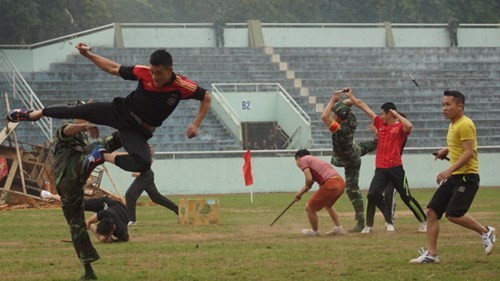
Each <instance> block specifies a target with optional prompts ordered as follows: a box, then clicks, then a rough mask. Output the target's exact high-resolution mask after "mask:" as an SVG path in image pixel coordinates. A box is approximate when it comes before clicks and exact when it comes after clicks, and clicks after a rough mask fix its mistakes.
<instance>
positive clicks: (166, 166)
mask: <svg viewBox="0 0 500 281" xmlns="http://www.w3.org/2000/svg"><path fill="white" fill-rule="evenodd" d="M320 158H321V159H323V160H325V161H327V162H330V157H320ZM498 159H500V153H484V154H483V153H479V160H480V177H481V186H500V180H499V178H498V166H497V165H498V164H497V162H498ZM243 163H244V160H243V151H242V152H241V157H237V158H217V159H189V160H186V159H180V160H162V159H158V160H155V161H154V163H153V170H154V172H155V179H156V185H157V187H158V189H159V190H160V192H161V193H162V194H225V193H247V192H250V188H249V187H245V183H244V181H243V172H242V169H243ZM374 164H375V156H374V155H366V156H364V157H363V164H362V166H361V173H360V179H359V185H360V188H361V189H367V188H368V186H369V184H370V181H371V179H372V176H373V171H374V169H375V167H374ZM403 165H404V167H405V170H406V173H407V177H408V182H409V185H410V188H434V187H436V182H435V177H436V175H437V174H438V172H440V171H442V170H444V169H446V168H447V167H448V165H449V162H446V161H440V160H438V161H434V157H433V156H432V155H430V154H421V155H416V154H407V155H403ZM107 167H108V169H109V170H110V172H111V175H112V178H113V180H114V181H115V182H116V184H117V186H119V188H120V190H121V191H122V192H123V193H124V192H125V191H126V189H127V188H128V186H129V185H130V183H131V182H132V179H133V178H132V177H131V176H130V173H129V172H125V171H123V170H120V169H119V168H117V167H116V166H111V165H110V164H107ZM338 171H339V172H340V173H341V174H343V173H344V171H343V169H342V168H338ZM252 172H253V179H254V184H253V185H252V188H253V192H284V191H290V192H292V191H297V190H298V189H299V188H300V187H301V186H302V185H303V183H304V178H303V174H302V172H301V171H300V170H299V169H298V168H297V166H296V165H295V161H294V159H293V156H292V154H290V156H287V157H256V156H253V157H252ZM102 186H103V187H104V188H106V189H109V190H113V187H112V185H111V184H110V182H109V179H108V178H107V177H106V176H104V179H103V183H102ZM316 189H317V185H316V184H315V185H314V186H313V190H316Z"/></svg>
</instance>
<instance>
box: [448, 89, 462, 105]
mask: <svg viewBox="0 0 500 281" xmlns="http://www.w3.org/2000/svg"><path fill="white" fill-rule="evenodd" d="M444 96H446V97H453V100H454V101H455V102H456V103H462V104H463V105H464V106H465V96H464V94H462V93H460V92H459V91H455V90H446V91H444Z"/></svg>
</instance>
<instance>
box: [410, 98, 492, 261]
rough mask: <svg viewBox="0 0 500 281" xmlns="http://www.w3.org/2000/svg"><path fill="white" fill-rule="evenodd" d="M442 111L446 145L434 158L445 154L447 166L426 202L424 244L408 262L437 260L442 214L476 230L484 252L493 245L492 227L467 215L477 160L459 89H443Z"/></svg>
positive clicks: (473, 130)
mask: <svg viewBox="0 0 500 281" xmlns="http://www.w3.org/2000/svg"><path fill="white" fill-rule="evenodd" d="M442 105H443V115H444V116H445V118H446V119H449V120H450V121H451V123H450V126H449V128H448V135H447V137H446V141H447V143H448V147H445V148H442V149H440V150H439V151H437V153H436V154H435V156H436V158H439V159H444V158H445V157H447V156H449V158H450V163H451V166H450V167H449V168H448V169H446V170H444V171H442V172H440V173H439V174H438V175H437V177H436V181H437V183H438V184H439V187H438V189H437V190H436V192H435V193H434V196H433V197H432V199H431V201H430V202H429V205H427V247H428V250H427V251H425V250H424V249H421V251H420V254H421V255H420V256H419V257H418V258H415V259H412V260H411V261H410V263H438V262H439V256H438V254H437V240H438V236H439V219H441V217H442V216H443V214H446V218H447V219H448V220H449V221H451V222H452V223H455V224H458V225H460V226H462V227H465V228H468V229H470V230H473V231H475V232H477V233H478V234H479V235H480V236H481V239H482V240H483V245H484V250H485V252H486V255H489V254H491V252H492V251H493V247H494V246H495V239H496V238H495V228H493V227H492V226H483V225H482V224H480V223H479V222H477V221H476V220H475V219H473V218H472V217H470V216H469V215H467V214H466V213H467V211H468V210H469V207H470V206H471V204H472V201H473V200H474V197H475V195H476V192H477V190H478V188H479V168H478V166H479V161H478V157H477V139H476V127H475V125H474V122H473V121H472V120H471V119H470V118H469V117H467V116H465V114H464V107H465V97H464V95H463V94H462V93H460V92H459V91H449V90H447V91H444V97H443V104H442Z"/></svg>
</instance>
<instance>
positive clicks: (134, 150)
mask: <svg viewBox="0 0 500 281" xmlns="http://www.w3.org/2000/svg"><path fill="white" fill-rule="evenodd" d="M43 115H44V116H47V117H52V118H57V119H83V120H87V121H89V122H91V123H93V124H96V125H105V126H109V127H112V128H115V129H117V130H118V132H119V134H120V139H121V142H122V145H123V148H124V149H125V151H127V152H128V155H119V156H116V158H115V164H116V166H118V167H120V168H122V169H123V170H126V171H131V172H144V171H147V170H149V169H150V167H151V163H152V159H151V153H150V150H149V145H148V143H147V141H148V139H150V138H151V137H152V136H153V134H152V132H150V131H148V130H147V129H145V128H143V127H141V126H140V125H139V123H138V122H137V121H136V120H135V119H134V118H133V117H132V116H131V115H130V112H127V111H126V110H124V109H121V108H119V107H118V106H117V105H116V104H115V103H114V102H107V103H105V102H95V103H89V104H82V105H77V106H51V107H47V108H44V109H43Z"/></svg>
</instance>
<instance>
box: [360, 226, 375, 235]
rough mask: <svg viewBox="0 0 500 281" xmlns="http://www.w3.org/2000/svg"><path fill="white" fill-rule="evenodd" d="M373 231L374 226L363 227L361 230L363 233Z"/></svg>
mask: <svg viewBox="0 0 500 281" xmlns="http://www.w3.org/2000/svg"><path fill="white" fill-rule="evenodd" d="M372 231H373V227H371V226H365V228H363V230H361V233H363V234H369V233H372Z"/></svg>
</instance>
